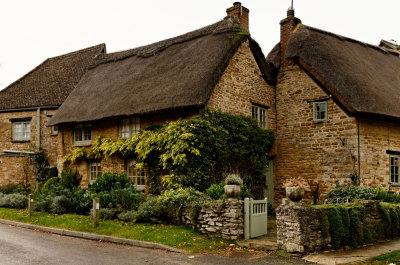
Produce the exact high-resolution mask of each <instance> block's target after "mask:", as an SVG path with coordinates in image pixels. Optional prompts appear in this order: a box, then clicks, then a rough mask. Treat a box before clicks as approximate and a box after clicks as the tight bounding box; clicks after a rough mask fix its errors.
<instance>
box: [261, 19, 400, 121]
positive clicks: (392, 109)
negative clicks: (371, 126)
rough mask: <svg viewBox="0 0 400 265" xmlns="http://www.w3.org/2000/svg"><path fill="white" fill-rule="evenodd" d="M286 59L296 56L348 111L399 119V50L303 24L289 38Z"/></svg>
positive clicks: (305, 68)
mask: <svg viewBox="0 0 400 265" xmlns="http://www.w3.org/2000/svg"><path fill="white" fill-rule="evenodd" d="M274 53H275V54H276V52H274ZM271 57H273V56H272V55H271ZM286 58H292V59H294V60H295V61H296V62H297V63H298V64H299V65H300V66H301V67H302V68H303V69H304V70H305V71H306V72H307V73H308V74H309V75H310V76H311V77H312V78H313V79H314V80H315V81H316V82H317V83H318V84H319V85H321V87H322V88H323V89H325V90H326V92H327V93H328V94H331V95H332V97H333V99H334V100H336V101H337V102H338V103H339V104H340V105H341V106H342V107H344V109H345V110H346V111H347V112H348V113H350V114H353V115H357V116H366V117H381V118H382V117H386V118H390V119H392V118H395V119H398V118H400V75H399V71H400V58H399V55H398V54H397V53H396V52H391V51H388V50H385V49H382V48H380V47H378V46H374V45H370V44H366V43H363V42H360V41H356V40H353V39H350V38H346V37H342V36H339V35H335V34H333V33H330V32H326V31H322V30H319V29H315V28H311V27H308V26H305V25H301V26H300V27H299V28H298V29H297V30H296V31H295V32H294V33H292V35H291V37H290V40H289V43H288V46H287V51H286ZM269 59H270V61H271V60H272V61H273V59H272V58H269Z"/></svg>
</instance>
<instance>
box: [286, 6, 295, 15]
mask: <svg viewBox="0 0 400 265" xmlns="http://www.w3.org/2000/svg"><path fill="white" fill-rule="evenodd" d="M287 17H294V9H293V8H291V7H289V9H288V11H287Z"/></svg>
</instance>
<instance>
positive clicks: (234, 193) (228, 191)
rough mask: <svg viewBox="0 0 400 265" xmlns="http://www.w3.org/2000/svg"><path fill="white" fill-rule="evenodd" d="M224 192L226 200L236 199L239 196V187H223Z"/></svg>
mask: <svg viewBox="0 0 400 265" xmlns="http://www.w3.org/2000/svg"><path fill="white" fill-rule="evenodd" d="M224 191H225V196H226V197H227V198H228V199H237V197H239V195H240V185H225V186H224Z"/></svg>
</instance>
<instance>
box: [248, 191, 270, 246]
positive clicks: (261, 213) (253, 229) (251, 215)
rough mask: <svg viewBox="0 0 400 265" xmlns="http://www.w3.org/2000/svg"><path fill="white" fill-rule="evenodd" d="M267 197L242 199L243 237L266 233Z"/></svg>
mask: <svg viewBox="0 0 400 265" xmlns="http://www.w3.org/2000/svg"><path fill="white" fill-rule="evenodd" d="M267 228H268V199H267V198H265V200H253V199H249V198H245V199H244V238H245V239H249V238H254V237H259V236H262V235H266V234H267Z"/></svg>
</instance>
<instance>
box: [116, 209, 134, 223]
mask: <svg viewBox="0 0 400 265" xmlns="http://www.w3.org/2000/svg"><path fill="white" fill-rule="evenodd" d="M117 218H118V220H120V221H124V222H133V221H135V220H136V212H133V211H127V212H123V213H120V214H118V215H117Z"/></svg>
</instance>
